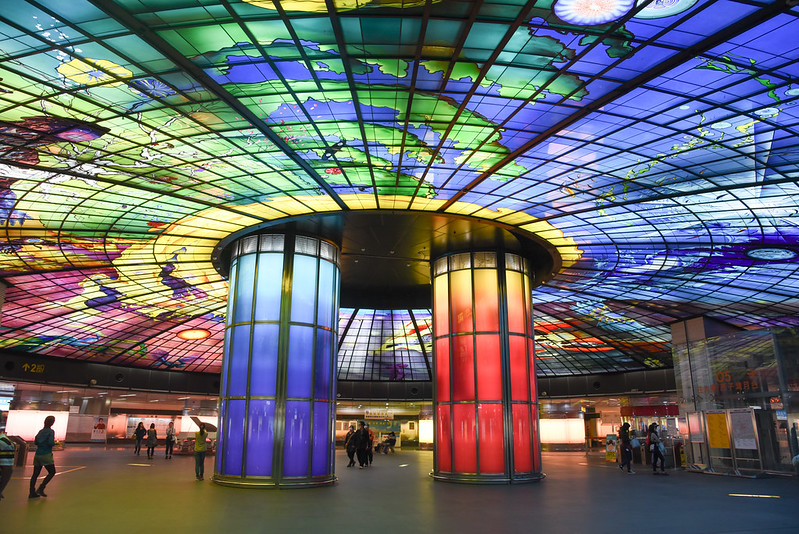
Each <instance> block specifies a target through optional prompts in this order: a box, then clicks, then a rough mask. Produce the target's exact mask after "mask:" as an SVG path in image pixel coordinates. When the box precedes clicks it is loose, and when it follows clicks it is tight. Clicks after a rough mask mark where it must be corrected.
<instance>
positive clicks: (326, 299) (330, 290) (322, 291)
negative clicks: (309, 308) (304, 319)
mask: <svg viewBox="0 0 799 534" xmlns="http://www.w3.org/2000/svg"><path fill="white" fill-rule="evenodd" d="M338 290H339V289H338V284H337V277H336V266H335V265H333V264H332V263H330V262H327V261H324V260H320V262H319V302H318V304H317V316H316V324H318V325H320V326H324V327H326V328H333V317H334V315H333V311H334V310H333V303H334V302H335V297H336V293H337V292H338Z"/></svg>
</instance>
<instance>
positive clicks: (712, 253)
mask: <svg viewBox="0 0 799 534" xmlns="http://www.w3.org/2000/svg"><path fill="white" fill-rule="evenodd" d="M797 16H799V10H798V9H797V8H789V7H787V4H786V3H785V1H784V0H780V1H779V2H760V1H756V0H750V1H743V0H741V1H734V0H651V1H647V0H643V1H639V2H634V1H633V0H608V1H604V2H595V1H593V0H590V1H589V0H555V1H552V0H538V1H530V2H524V1H522V0H517V1H507V2H503V1H495V2H488V1H449V0H440V1H437V0H427V1H424V0H409V1H404V2H403V1H399V0H397V1H393V0H385V1H380V2H372V3H363V4H362V3H359V2H356V1H354V0H329V1H327V2H321V1H314V0H294V1H283V2H281V1H274V2H272V1H267V0H247V1H232V0H224V1H212V0H175V1H169V0H157V1H156V0H117V1H113V0H92V1H87V0H71V1H69V2H64V1H62V0H42V1H34V0H16V1H14V2H4V4H3V9H2V10H0V217H2V221H3V224H4V230H5V235H4V236H3V238H2V241H1V242H0V252H2V254H1V255H0V276H2V277H3V280H4V282H5V284H6V286H7V290H6V301H5V305H4V306H3V310H2V326H1V327H0V347H2V348H4V349H7V350H16V351H28V352H33V353H38V354H46V355H51V356H60V357H66V358H74V359H91V360H93V361H99V362H109V363H113V364H120V365H133V366H146V367H155V368H170V369H182V370H188V371H207V372H218V371H219V369H220V361H221V353H222V349H221V344H222V342H223V322H224V313H225V296H226V293H227V285H226V282H225V280H223V279H222V277H221V276H220V275H219V274H217V272H216V271H215V270H214V268H213V266H212V264H211V254H212V251H213V248H214V246H215V245H216V244H217V243H218V242H219V240H221V239H223V238H224V237H226V236H228V235H230V234H231V233H233V232H237V231H240V230H243V229H245V228H247V227H250V226H254V225H258V224H263V223H265V222H269V221H275V220H279V219H282V218H285V217H296V216H301V215H305V214H318V213H326V212H340V211H347V210H364V209H385V210H395V211H403V210H407V211H417V210H423V211H433V212H441V213H448V214H457V215H464V216H472V217H476V218H481V219H486V220H490V221H494V222H497V223H501V224H503V225H508V226H511V227H517V228H519V229H520V230H523V231H526V232H530V233H533V234H536V235H538V236H539V237H540V238H542V239H545V240H547V241H549V242H550V244H551V245H552V246H553V247H554V248H555V249H557V250H558V251H559V252H560V256H561V259H562V269H561V270H560V272H558V273H556V274H555V276H554V277H553V278H552V279H551V280H549V281H548V282H547V283H545V284H544V285H543V286H542V287H539V288H537V289H536V290H535V294H534V302H535V303H536V317H535V322H536V325H535V326H536V333H537V336H538V339H537V344H538V350H539V356H540V357H541V360H540V369H539V372H540V373H542V374H548V375H557V374H583V373H589V372H603V371H620V370H630V369H644V368H648V367H649V368H654V367H662V366H669V365H671V358H670V349H669V346H668V341H669V339H670V336H669V326H668V325H669V323H671V322H673V321H676V320H679V319H683V318H687V317H693V316H696V315H709V316H712V317H714V318H716V319H719V320H722V321H726V322H728V323H730V324H733V325H736V326H739V327H742V328H757V327H767V326H780V325H794V324H797V323H798V322H799V320H797V317H799V313H797V312H799V301H797V298H796V295H797V289H798V286H799V276H797V275H796V268H797V264H799V259H797V257H799V243H797V236H799V200H797V199H799V195H798V194H797V193H798V192H797V184H796V182H797V180H798V179H799V167H797V162H799V136H797V133H799V113H798V112H797V106H796V103H797V99H799V83H796V80H797V78H799V61H798V60H799V40H797V39H796V37H795V36H796V35H797V34H799V20H797ZM347 313H352V312H351V311H350V312H347V311H346V310H345V311H343V312H342V328H341V330H342V331H344V330H345V327H346V322H345V321H347V320H348V316H347ZM374 313H375V314H377V313H380V314H383V313H389V314H390V312H374ZM397 313H399V314H400V315H402V314H408V313H410V312H408V311H407V310H405V311H402V312H397ZM392 321H393V320H392V319H386V320H385V322H384V325H388V324H393V322H392ZM394 322H396V321H394ZM399 323H402V325H403V328H404V327H405V323H406V321H404V319H403V320H399V322H398V324H399ZM189 328H199V329H206V330H208V331H210V332H211V335H210V336H209V337H207V338H205V339H201V340H182V339H180V338H178V337H177V333H178V332H180V331H182V330H186V329H189ZM381 328H384V327H383V326H381ZM394 336H395V337H403V336H405V337H407V333H401V332H400V333H396V334H394ZM384 337H385V338H386V339H391V336H388V335H385V336H384ZM341 342H342V348H343V347H345V346H347V343H350V344H351V346H352V347H356V346H358V342H357V341H352V342H349V341H347V340H346V339H342V340H341ZM419 343H420V345H419V346H418V347H416V348H419V347H421V346H423V343H422V341H421V338H420V339H419ZM416 348H414V350H416ZM351 352H352V353H353V354H354V353H355V352H357V351H355V350H354V349H353V351H351ZM411 352H413V351H411ZM381 361H382V360H381ZM397 361H400V360H397ZM413 362H414V363H413V365H416V363H419V362H416V360H413ZM400 363H408V364H409V365H411V363H410V360H409V361H408V362H405V361H404V360H403V361H400ZM355 365H356V364H355V363H353V362H348V361H347V362H345V361H342V362H341V363H340V366H341V369H340V376H343V375H345V374H348V373H353V376H361V377H368V376H375V375H374V372H373V371H372V370H368V369H360V370H359V369H356V368H355V367H354V366H355ZM413 369H416V367H413ZM419 369H420V370H422V368H421V367H420V368H419ZM400 370H402V369H400ZM384 371H385V369H384V370H382V371H380V372H378V375H379V377H381V378H380V379H385V378H386V377H385V376H383V375H382V374H380V373H384ZM398 372H399V371H398ZM410 374H413V373H410ZM395 378H396V377H395ZM389 379H391V377H390V376H389Z"/></svg>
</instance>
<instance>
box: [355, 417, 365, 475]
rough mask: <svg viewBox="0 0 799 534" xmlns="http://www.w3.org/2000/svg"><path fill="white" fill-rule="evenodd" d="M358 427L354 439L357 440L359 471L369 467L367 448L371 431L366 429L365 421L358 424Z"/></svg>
mask: <svg viewBox="0 0 799 534" xmlns="http://www.w3.org/2000/svg"><path fill="white" fill-rule="evenodd" d="M358 427H359V428H358V430H357V431H356V432H355V436H354V438H353V439H354V440H355V453H356V454H357V455H358V469H363V468H364V467H366V466H368V465H369V463H368V462H369V458H368V457H367V453H366V448H367V447H368V446H369V429H368V428H366V423H365V422H363V421H361V422H359V423H358Z"/></svg>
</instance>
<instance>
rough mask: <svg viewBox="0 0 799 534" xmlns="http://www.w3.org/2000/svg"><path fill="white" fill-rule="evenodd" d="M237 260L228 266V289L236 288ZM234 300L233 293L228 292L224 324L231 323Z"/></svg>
mask: <svg viewBox="0 0 799 534" xmlns="http://www.w3.org/2000/svg"><path fill="white" fill-rule="evenodd" d="M238 266H239V260H238V258H236V259H235V260H233V263H231V264H230V280H229V283H230V287H231V288H234V287H236V279H237V278H238V277H237V276H236V275H237V273H238V271H239V269H238ZM234 300H236V299H235V298H234V295H233V291H229V294H228V299H227V315H226V316H225V324H226V325H228V324H231V323H232V322H233V301H234Z"/></svg>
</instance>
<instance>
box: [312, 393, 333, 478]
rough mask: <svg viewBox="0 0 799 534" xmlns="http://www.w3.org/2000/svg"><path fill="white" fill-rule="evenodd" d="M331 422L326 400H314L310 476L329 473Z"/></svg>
mask: <svg viewBox="0 0 799 534" xmlns="http://www.w3.org/2000/svg"><path fill="white" fill-rule="evenodd" d="M332 426H333V422H332V421H331V420H330V405H329V404H328V403H326V402H315V403H314V412H313V460H312V462H311V476H315V477H316V476H321V475H327V474H330V460H329V457H328V454H329V453H330V432H331V428H332Z"/></svg>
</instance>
